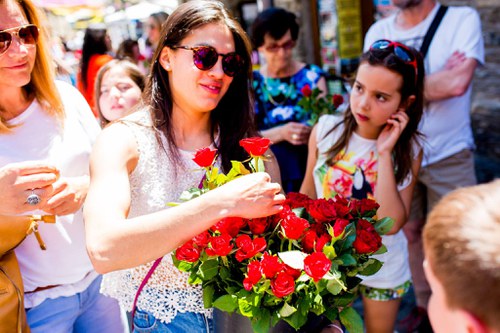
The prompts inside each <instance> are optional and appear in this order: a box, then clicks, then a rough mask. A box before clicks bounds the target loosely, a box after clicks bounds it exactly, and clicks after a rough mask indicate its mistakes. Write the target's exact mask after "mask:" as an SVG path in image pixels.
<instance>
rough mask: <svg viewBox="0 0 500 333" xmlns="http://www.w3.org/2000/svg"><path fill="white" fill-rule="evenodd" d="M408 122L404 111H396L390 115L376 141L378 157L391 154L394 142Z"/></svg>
mask: <svg viewBox="0 0 500 333" xmlns="http://www.w3.org/2000/svg"><path fill="white" fill-rule="evenodd" d="M408 120H409V117H408V115H407V114H406V112H404V111H398V112H396V113H394V114H393V115H391V117H390V118H389V119H388V120H387V124H386V125H385V127H384V129H383V130H382V132H380V134H379V136H378V139H377V151H378V153H379V155H383V154H387V153H389V154H390V153H392V150H393V149H394V146H395V145H396V142H397V141H398V139H399V137H400V136H401V133H403V130H404V129H405V127H406V125H407V124H408Z"/></svg>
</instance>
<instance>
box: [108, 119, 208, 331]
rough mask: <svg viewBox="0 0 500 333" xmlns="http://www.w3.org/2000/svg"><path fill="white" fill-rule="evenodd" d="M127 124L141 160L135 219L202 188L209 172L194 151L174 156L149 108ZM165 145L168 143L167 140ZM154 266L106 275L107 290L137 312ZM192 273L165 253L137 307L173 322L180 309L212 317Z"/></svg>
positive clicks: (134, 186) (135, 180) (134, 188)
mask: <svg viewBox="0 0 500 333" xmlns="http://www.w3.org/2000/svg"><path fill="white" fill-rule="evenodd" d="M122 123H123V124H126V125H127V126H128V128H129V129H130V130H131V131H132V133H133V134H134V136H135V138H136V140H137V147H138V150H139V161H138V163H137V166H136V168H135V169H134V171H133V172H132V173H131V175H130V185H131V195H132V197H131V199H132V200H131V207H130V213H129V218H132V217H135V216H140V215H145V214H149V213H153V212H156V211H159V210H161V209H164V208H166V207H167V206H166V204H167V203H168V202H179V196H180V194H181V192H182V191H183V190H186V189H188V188H190V187H194V186H198V184H199V183H200V181H201V179H202V177H203V172H202V171H201V170H199V167H198V166H197V165H196V164H195V163H194V162H193V161H192V158H193V153H192V152H187V151H181V152H180V153H181V158H182V161H183V163H182V164H183V165H179V164H180V163H177V164H174V162H173V158H172V157H171V156H170V154H169V153H166V152H165V151H164V150H163V149H162V148H161V147H160V146H159V145H158V143H157V140H156V137H155V134H154V132H153V129H152V127H151V124H152V122H151V117H150V115H149V113H148V112H147V111H146V110H141V111H138V112H136V113H133V114H131V115H129V116H127V117H126V118H124V120H123V121H122ZM112 126H113V125H112ZM114 126H120V125H114ZM163 143H164V145H165V147H167V142H166V140H165V139H164V138H163ZM174 170H177V174H176V173H175V172H174ZM172 236H173V237H175V235H172ZM151 265H152V262H151V263H148V264H145V265H141V266H139V267H135V268H132V269H126V270H120V271H115V272H112V273H108V274H105V275H104V279H103V282H102V287H101V292H102V293H104V294H105V295H108V296H111V297H113V298H116V299H118V301H119V302H120V304H121V305H122V306H123V307H124V308H125V309H127V310H128V311H131V310H132V305H133V302H134V297H135V294H136V292H137V289H138V288H139V285H140V284H141V282H142V280H143V279H144V277H145V276H146V274H147V272H148V270H149V268H150V267H151ZM188 276H189V274H187V273H183V272H180V271H179V270H178V269H177V268H176V267H175V266H174V265H173V263H172V257H171V254H167V255H165V256H164V257H163V260H162V261H161V263H160V265H159V266H158V267H157V268H156V270H155V272H154V273H153V275H151V277H150V278H149V281H148V283H147V284H146V285H145V286H144V288H143V290H142V292H141V295H140V296H139V299H138V302H137V307H138V308H139V309H141V310H143V311H148V312H150V313H152V314H153V315H154V316H155V318H156V319H158V320H160V321H162V322H164V323H169V322H171V321H172V319H173V318H174V317H175V316H176V315H177V312H197V313H205V314H206V315H207V316H211V315H212V310H211V309H205V308H204V307H203V295H202V290H201V287H200V286H199V285H198V286H193V285H190V284H188V282H187V279H188Z"/></svg>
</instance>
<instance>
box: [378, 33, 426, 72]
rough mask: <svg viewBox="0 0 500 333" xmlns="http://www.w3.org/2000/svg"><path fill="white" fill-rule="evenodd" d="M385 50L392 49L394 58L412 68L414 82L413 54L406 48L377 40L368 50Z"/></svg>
mask: <svg viewBox="0 0 500 333" xmlns="http://www.w3.org/2000/svg"><path fill="white" fill-rule="evenodd" d="M387 48H392V50H393V51H392V52H393V53H394V55H395V56H396V57H398V58H399V59H401V60H403V62H405V63H407V64H409V65H411V66H413V68H414V69H415V81H416V80H417V74H418V65H417V59H416V58H415V56H414V55H413V53H411V51H410V49H409V48H408V46H406V45H404V44H401V43H399V42H393V41H390V40H387V39H381V40H378V41H376V42H374V43H373V44H372V46H370V50H385V49H387Z"/></svg>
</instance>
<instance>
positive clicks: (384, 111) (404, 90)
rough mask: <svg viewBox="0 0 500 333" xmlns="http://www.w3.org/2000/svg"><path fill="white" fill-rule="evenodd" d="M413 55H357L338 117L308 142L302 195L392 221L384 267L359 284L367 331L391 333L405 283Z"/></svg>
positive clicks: (383, 49)
mask: <svg viewBox="0 0 500 333" xmlns="http://www.w3.org/2000/svg"><path fill="white" fill-rule="evenodd" d="M423 82H424V69H423V61H422V57H421V56H420V53H418V51H416V50H415V49H412V48H409V47H406V46H404V45H403V44H399V43H396V42H391V41H378V42H375V43H374V44H373V45H372V47H371V49H370V50H369V51H368V52H366V53H365V54H363V55H362V57H361V62H360V66H359V68H358V71H357V74H356V80H355V82H354V86H353V89H352V92H351V96H350V106H349V108H348V110H346V112H345V114H344V116H343V117H339V116H332V115H327V116H323V117H321V118H320V119H319V122H318V124H317V125H316V126H315V127H314V129H313V130H312V133H311V137H310V139H309V156H308V160H307V172H306V176H305V179H304V183H303V184H302V187H301V192H302V193H305V194H307V195H309V196H311V197H313V198H317V197H318V198H332V197H334V196H335V195H337V194H340V195H342V196H344V197H347V198H349V197H350V198H356V199H364V198H369V199H374V200H376V201H377V202H378V203H379V205H380V208H379V209H378V211H377V216H378V218H383V217H386V216H388V217H391V218H393V219H394V221H395V223H394V225H393V227H392V228H391V230H390V232H389V234H388V235H384V236H382V242H383V244H384V245H385V246H386V247H387V252H386V253H384V254H381V255H377V256H376V257H377V259H379V260H380V261H381V262H383V266H382V268H381V269H380V271H378V272H377V273H376V274H375V275H372V276H368V277H364V276H361V278H363V282H362V284H361V288H360V291H361V294H362V296H363V308H364V318H365V323H366V329H367V330H366V331H367V332H368V333H375V332H376V333H385V332H387V333H392V332H393V331H394V325H395V321H396V316H397V312H398V308H399V304H400V303H401V298H402V297H403V295H404V294H405V293H406V292H407V291H408V289H409V287H410V284H411V282H410V281H411V274H410V270H409V263H408V249H407V241H406V238H405V236H404V234H403V231H402V230H401V228H402V227H403V225H404V224H405V223H406V221H407V218H408V214H409V212H410V203H411V198H412V193H413V188H414V187H415V183H416V175H417V174H418V170H419V167H420V162H421V160H422V151H421V148H420V145H419V143H418V136H419V133H418V131H417V126H418V123H419V121H420V118H421V117H422V113H423Z"/></svg>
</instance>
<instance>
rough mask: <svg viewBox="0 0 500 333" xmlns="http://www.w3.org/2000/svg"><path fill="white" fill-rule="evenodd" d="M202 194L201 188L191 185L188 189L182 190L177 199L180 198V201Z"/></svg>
mask: <svg viewBox="0 0 500 333" xmlns="http://www.w3.org/2000/svg"><path fill="white" fill-rule="evenodd" d="M202 194H203V191H202V189H199V188H196V187H192V188H190V189H189V190H186V191H182V193H181V196H180V198H179V200H181V201H189V200H191V199H194V198H197V197H199V196H200V195H202Z"/></svg>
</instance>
